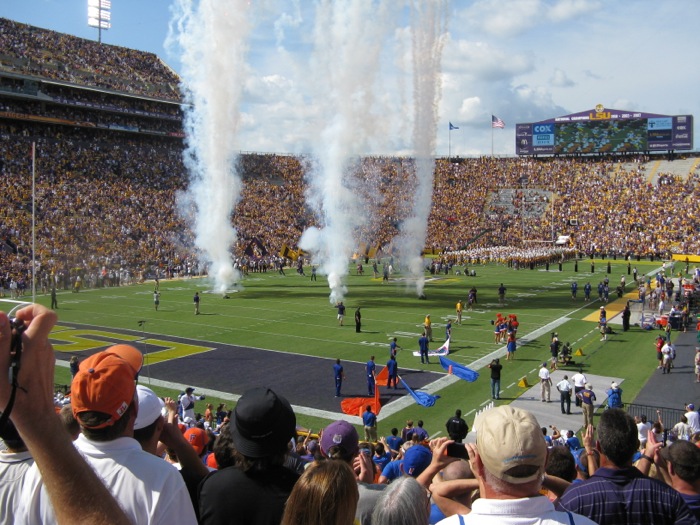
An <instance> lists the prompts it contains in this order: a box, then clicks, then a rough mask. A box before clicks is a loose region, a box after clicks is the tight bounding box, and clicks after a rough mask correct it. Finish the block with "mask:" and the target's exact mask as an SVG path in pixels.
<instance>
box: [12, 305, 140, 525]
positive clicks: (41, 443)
mask: <svg viewBox="0 0 700 525" xmlns="http://www.w3.org/2000/svg"><path fill="white" fill-rule="evenodd" d="M16 318H17V319H20V320H22V321H23V322H24V325H25V326H26V327H27V329H26V331H25V332H24V333H23V334H22V336H21V337H22V347H23V348H22V357H21V360H22V361H21V362H22V367H21V369H20V370H18V371H17V376H16V378H15V379H16V384H21V385H22V394H21V395H19V396H17V397H16V398H15V399H14V402H13V403H12V404H11V403H10V399H12V398H13V396H12V394H11V390H12V386H11V385H12V383H11V381H10V376H9V374H0V406H3V407H4V416H5V417H11V419H12V422H13V423H14V425H15V426H16V428H17V430H18V431H19V432H20V433H21V434H22V439H23V441H24V443H25V445H26V447H27V449H28V450H29V452H30V453H31V454H32V456H33V457H34V461H35V465H36V466H38V468H40V469H41V475H42V480H43V483H44V488H45V490H46V493H47V494H48V497H50V498H51V501H52V502H54V503H53V509H54V513H55V523H58V524H59V525H67V524H71V525H82V524H85V525H108V524H111V525H129V524H130V523H131V521H130V520H129V518H128V517H127V516H126V513H125V512H124V511H123V510H122V509H121V507H120V505H119V503H118V502H117V500H116V499H115V498H114V497H112V495H111V494H110V493H109V491H108V490H107V488H106V487H105V486H104V484H103V483H101V480H100V478H99V477H98V476H97V474H96V473H95V471H94V470H93V469H92V468H91V466H90V465H89V464H88V463H87V461H85V459H84V458H83V457H82V456H81V455H80V453H79V452H78V451H77V449H76V448H75V447H74V446H73V443H72V441H71V439H70V435H69V434H68V433H67V432H66V431H65V430H64V427H63V425H62V423H61V421H60V419H59V418H57V417H55V410H54V406H53V399H52V396H51V394H50V393H51V392H53V384H54V366H55V360H56V356H55V354H54V351H53V348H52V346H51V344H50V343H49V340H48V336H49V333H50V332H51V329H52V328H53V326H54V325H55V324H56V320H57V317H56V313H55V312H52V311H51V310H49V309H48V308H46V307H44V306H41V305H37V304H34V305H30V306H27V307H26V308H22V309H21V310H19V311H17V314H16ZM10 340H11V328H10V323H9V319H8V317H7V314H5V313H4V312H0V369H2V370H12V366H11V361H10V356H11V353H10ZM13 373H14V372H13ZM2 419H3V418H2V417H0V428H1V427H3V426H4V423H3V422H2ZM32 468H34V467H32ZM4 512H6V511H5V509H3V513H4ZM17 522H18V521H17Z"/></svg>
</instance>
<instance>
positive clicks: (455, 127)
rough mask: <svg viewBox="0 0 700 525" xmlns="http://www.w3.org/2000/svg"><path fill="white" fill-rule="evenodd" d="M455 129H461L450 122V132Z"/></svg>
mask: <svg viewBox="0 0 700 525" xmlns="http://www.w3.org/2000/svg"><path fill="white" fill-rule="evenodd" d="M453 129H459V128H458V127H457V126H453V125H452V122H450V131H452V130H453Z"/></svg>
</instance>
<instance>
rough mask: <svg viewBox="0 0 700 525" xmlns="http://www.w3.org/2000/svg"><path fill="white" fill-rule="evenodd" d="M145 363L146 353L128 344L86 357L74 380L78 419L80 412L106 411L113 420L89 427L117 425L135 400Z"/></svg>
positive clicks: (74, 413) (73, 388)
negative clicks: (139, 374) (138, 378)
mask: <svg viewBox="0 0 700 525" xmlns="http://www.w3.org/2000/svg"><path fill="white" fill-rule="evenodd" d="M142 365H143V354H141V352H139V351H138V350H137V349H136V348H134V347H133V346H130V345H125V344H119V345H114V346H112V347H110V348H108V349H107V350H104V351H103V352H98V353H97V354H94V355H91V356H90V357H88V358H87V359H85V360H84V361H83V362H82V363H80V368H79V369H78V373H77V374H75V377H74V378H73V382H72V383H71V406H72V407H73V415H74V416H75V418H76V419H77V420H78V421H81V420H80V418H79V417H78V415H79V414H81V413H83V412H90V411H94V412H102V413H104V414H108V415H109V416H110V418H109V420H107V421H106V422H104V423H102V424H100V425H96V426H91V427H89V428H94V429H98V428H105V427H108V426H111V425H113V424H114V423H115V422H116V421H117V420H118V419H119V418H121V417H122V416H123V415H124V413H125V412H126V410H127V409H128V408H129V405H130V404H131V403H132V402H133V400H134V394H135V392H136V382H135V380H136V376H137V374H138V372H139V370H141V366H142ZM81 424H82V422H81ZM83 426H86V425H83Z"/></svg>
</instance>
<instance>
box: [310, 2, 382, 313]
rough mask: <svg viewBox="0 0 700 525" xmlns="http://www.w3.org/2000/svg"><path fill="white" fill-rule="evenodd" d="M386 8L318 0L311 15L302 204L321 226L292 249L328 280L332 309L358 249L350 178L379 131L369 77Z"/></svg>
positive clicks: (357, 202) (356, 204)
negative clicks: (307, 165) (315, 131)
mask: <svg viewBox="0 0 700 525" xmlns="http://www.w3.org/2000/svg"><path fill="white" fill-rule="evenodd" d="M388 4H390V2H382V3H380V4H379V5H377V3H376V2H374V1H372V0H321V1H320V2H319V4H318V8H317V13H316V20H315V33H314V40H315V42H314V44H315V48H314V49H315V50H314V56H313V69H314V71H313V73H314V74H313V75H311V77H312V78H313V81H314V82H315V83H316V85H315V88H316V95H315V99H314V104H315V105H317V106H318V110H319V119H320V123H319V128H320V133H319V136H318V137H317V138H316V140H315V141H314V143H315V146H314V151H313V157H314V159H315V164H314V166H313V167H312V169H311V170H310V171H309V173H308V175H307V176H308V179H309V190H308V192H307V195H306V199H307V204H308V205H309V206H311V207H312V209H313V210H314V211H315V213H316V215H317V217H318V218H319V220H320V223H321V225H322V227H321V228H320V229H319V228H309V229H308V230H306V231H305V232H304V234H303V235H302V238H301V240H300V242H299V246H300V247H301V248H302V249H304V250H306V251H309V252H311V253H312V254H313V259H314V261H315V262H317V263H318V264H319V272H320V273H321V274H324V275H327V278H328V286H329V288H330V290H331V292H330V297H329V299H330V302H331V303H333V304H335V303H337V302H338V301H341V300H343V298H344V296H345V294H346V293H347V288H346V286H345V284H344V280H345V277H346V276H347V274H348V261H349V259H350V256H351V255H352V253H353V251H354V250H355V249H356V248H357V246H358V244H359V243H358V239H355V238H354V235H355V232H356V231H357V229H358V227H359V226H360V225H361V224H362V223H363V220H364V213H363V203H362V201H361V199H360V198H359V197H358V193H357V192H356V191H355V189H354V186H355V185H356V180H355V178H354V177H353V176H352V172H353V170H354V169H357V167H358V166H359V156H360V155H363V154H365V153H366V152H367V149H368V144H369V143H370V141H371V140H372V138H373V137H374V135H375V134H376V133H377V130H378V129H381V126H379V125H377V124H378V122H379V121H380V119H382V118H383V117H382V114H381V111H380V109H379V108H378V107H377V96H376V95H377V91H378V89H379V87H378V86H377V82H376V79H377V75H378V73H379V72H380V70H381V67H380V66H381V52H382V44H383V42H384V40H385V39H386V38H387V37H388V36H389V35H391V33H392V32H393V30H394V26H392V25H391V24H390V23H388V22H387V21H386V20H385V19H386V18H387V8H386V6H387V5H388Z"/></svg>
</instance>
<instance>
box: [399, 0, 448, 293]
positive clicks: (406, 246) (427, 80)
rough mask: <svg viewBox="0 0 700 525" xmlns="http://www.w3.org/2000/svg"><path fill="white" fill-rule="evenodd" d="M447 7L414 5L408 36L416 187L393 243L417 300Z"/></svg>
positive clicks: (435, 1) (435, 0)
mask: <svg viewBox="0 0 700 525" xmlns="http://www.w3.org/2000/svg"><path fill="white" fill-rule="evenodd" d="M447 13H448V2H447V1H442V0H413V2H412V3H411V31H412V39H413V41H412V47H413V50H412V51H413V105H414V121H413V148H414V153H415V157H416V179H417V187H416V191H415V193H414V196H413V210H412V213H411V214H410V216H409V217H407V218H406V220H404V222H403V223H402V224H401V231H400V233H399V235H398V239H397V240H396V241H395V244H396V246H397V249H398V252H399V257H400V259H401V261H402V264H403V266H405V267H406V268H407V269H408V272H409V279H410V281H411V282H412V283H415V287H416V293H417V294H418V296H419V297H420V296H422V295H423V290H424V288H425V269H424V268H423V257H422V252H423V247H424V246H425V241H426V237H427V229H428V215H429V214H430V207H431V205H432V193H433V171H434V169H435V140H436V134H437V122H438V106H439V103H440V98H441V96H442V91H441V59H442V48H443V46H444V42H445V35H446V28H447Z"/></svg>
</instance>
